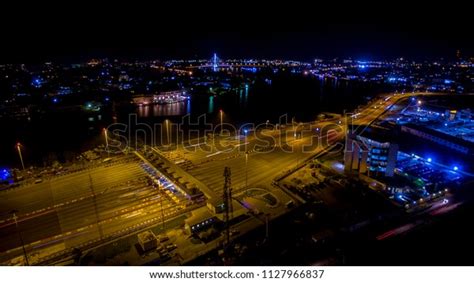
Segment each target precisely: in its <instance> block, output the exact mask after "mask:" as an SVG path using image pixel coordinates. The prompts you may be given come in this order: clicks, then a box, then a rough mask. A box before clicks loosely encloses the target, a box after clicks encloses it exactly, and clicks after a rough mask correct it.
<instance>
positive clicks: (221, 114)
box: [219, 110, 224, 135]
mask: <svg viewBox="0 0 474 282" xmlns="http://www.w3.org/2000/svg"><path fill="white" fill-rule="evenodd" d="M219 113H220V116H221V135H222V123H223V122H222V121H223V120H224V118H223V116H224V112H223V111H222V110H219Z"/></svg>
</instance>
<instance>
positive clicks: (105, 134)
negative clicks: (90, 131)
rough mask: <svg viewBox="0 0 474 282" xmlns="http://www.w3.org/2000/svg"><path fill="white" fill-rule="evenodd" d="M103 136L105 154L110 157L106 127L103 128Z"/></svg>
mask: <svg viewBox="0 0 474 282" xmlns="http://www.w3.org/2000/svg"><path fill="white" fill-rule="evenodd" d="M103 131H104V137H105V150H106V151H107V155H108V156H109V157H110V152H109V138H108V136H107V129H106V128H104V129H103Z"/></svg>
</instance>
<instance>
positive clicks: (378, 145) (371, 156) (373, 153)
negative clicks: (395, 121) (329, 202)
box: [344, 129, 398, 177]
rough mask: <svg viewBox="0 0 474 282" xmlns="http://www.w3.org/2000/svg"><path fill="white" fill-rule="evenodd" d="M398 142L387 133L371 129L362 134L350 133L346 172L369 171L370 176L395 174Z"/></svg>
mask: <svg viewBox="0 0 474 282" xmlns="http://www.w3.org/2000/svg"><path fill="white" fill-rule="evenodd" d="M397 154H398V144H394V143H393V142H390V141H389V140H388V139H387V135H386V133H381V132H376V131H375V130H372V129H369V130H368V132H364V133H362V134H354V133H351V134H348V136H347V138H346V147H345V150H344V170H345V171H346V172H357V173H361V174H366V173H368V174H369V176H380V175H383V176H388V177H391V176H393V173H394V170H395V165H396V163H397Z"/></svg>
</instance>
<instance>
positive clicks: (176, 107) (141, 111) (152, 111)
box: [137, 100, 191, 117]
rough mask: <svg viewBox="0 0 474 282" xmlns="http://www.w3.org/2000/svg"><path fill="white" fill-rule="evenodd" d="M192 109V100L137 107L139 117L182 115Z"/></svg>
mask: <svg viewBox="0 0 474 282" xmlns="http://www.w3.org/2000/svg"><path fill="white" fill-rule="evenodd" d="M190 111H191V102H190V100H188V101H186V102H178V103H173V104H164V105H161V104H152V105H143V106H139V107H138V108H137V114H138V116H139V117H159V116H181V115H185V114H187V113H189V112H190Z"/></svg>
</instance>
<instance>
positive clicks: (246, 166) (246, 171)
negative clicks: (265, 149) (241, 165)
mask: <svg viewBox="0 0 474 282" xmlns="http://www.w3.org/2000/svg"><path fill="white" fill-rule="evenodd" d="M248 163H249V152H248V151H247V152H245V188H247V186H248V179H249V177H248Z"/></svg>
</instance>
